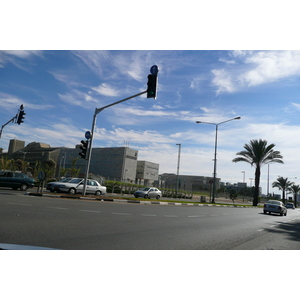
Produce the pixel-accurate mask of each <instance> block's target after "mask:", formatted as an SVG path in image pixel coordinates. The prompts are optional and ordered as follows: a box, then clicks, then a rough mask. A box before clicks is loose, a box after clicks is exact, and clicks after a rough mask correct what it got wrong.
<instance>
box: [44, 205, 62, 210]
mask: <svg viewBox="0 0 300 300" xmlns="http://www.w3.org/2000/svg"><path fill="white" fill-rule="evenodd" d="M47 208H54V209H65V210H67V208H65V207H53V206H47Z"/></svg>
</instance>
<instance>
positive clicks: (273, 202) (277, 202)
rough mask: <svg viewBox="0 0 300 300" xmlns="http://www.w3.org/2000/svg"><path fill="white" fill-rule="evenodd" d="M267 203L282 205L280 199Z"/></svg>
mask: <svg viewBox="0 0 300 300" xmlns="http://www.w3.org/2000/svg"><path fill="white" fill-rule="evenodd" d="M267 203H268V204H275V205H280V201H276V200H269V201H268V202H267Z"/></svg>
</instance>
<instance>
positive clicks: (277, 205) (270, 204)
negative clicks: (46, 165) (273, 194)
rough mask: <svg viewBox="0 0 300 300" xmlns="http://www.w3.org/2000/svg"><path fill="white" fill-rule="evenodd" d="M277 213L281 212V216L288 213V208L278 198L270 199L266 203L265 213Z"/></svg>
mask: <svg viewBox="0 0 300 300" xmlns="http://www.w3.org/2000/svg"><path fill="white" fill-rule="evenodd" d="M267 212H268V213H269V214H271V213H276V214H280V215H281V216H283V215H285V216H286V214H287V209H286V207H285V206H284V204H283V202H281V201H278V200H268V201H267V202H266V203H265V205H264V214H266V213H267Z"/></svg>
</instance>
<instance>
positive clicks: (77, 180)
mask: <svg viewBox="0 0 300 300" xmlns="http://www.w3.org/2000/svg"><path fill="white" fill-rule="evenodd" d="M81 181H82V179H80V178H75V179H72V180H71V181H69V183H79V182H81Z"/></svg>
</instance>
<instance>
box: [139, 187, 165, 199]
mask: <svg viewBox="0 0 300 300" xmlns="http://www.w3.org/2000/svg"><path fill="white" fill-rule="evenodd" d="M133 195H134V197H135V198H138V197H142V198H156V199H159V198H160V197H161V191H160V190H159V189H157V188H154V187H145V188H142V189H140V190H138V191H135V192H134V194H133Z"/></svg>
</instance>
